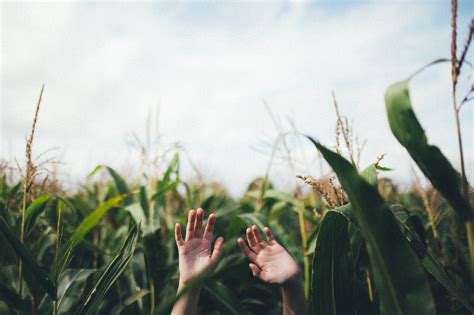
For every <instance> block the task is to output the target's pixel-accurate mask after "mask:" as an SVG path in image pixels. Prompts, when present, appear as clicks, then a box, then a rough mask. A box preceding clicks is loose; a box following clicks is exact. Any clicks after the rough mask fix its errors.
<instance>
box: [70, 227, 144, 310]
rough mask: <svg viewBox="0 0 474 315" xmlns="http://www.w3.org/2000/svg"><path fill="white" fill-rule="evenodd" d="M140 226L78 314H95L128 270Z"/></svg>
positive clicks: (133, 229) (134, 229) (130, 234)
mask: <svg viewBox="0 0 474 315" xmlns="http://www.w3.org/2000/svg"><path fill="white" fill-rule="evenodd" d="M139 233H140V226H139V225H134V226H133V227H132V228H131V229H130V232H129V233H128V236H127V239H126V240H125V242H124V243H123V245H122V248H120V250H119V252H118V253H117V255H115V257H114V259H113V260H112V261H111V262H110V263H109V264H108V265H107V267H106V268H105V270H104V272H103V273H102V275H101V276H100V278H99V280H98V281H97V283H96V284H95V285H94V286H93V287H92V289H91V290H90V291H89V293H88V295H87V297H86V299H85V300H84V302H83V303H81V307H80V308H79V309H78V310H77V311H76V314H90V313H93V312H95V311H96V310H97V309H98V307H99V306H100V304H101V303H102V301H103V300H104V298H105V294H106V293H107V291H108V290H109V289H110V288H111V287H112V285H113V284H114V283H115V281H116V280H117V279H118V277H120V275H121V274H122V273H123V272H124V271H125V268H127V265H128V263H129V262H130V260H131V259H132V256H133V253H134V252H135V246H136V244H137V239H138V235H139Z"/></svg>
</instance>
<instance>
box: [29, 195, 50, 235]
mask: <svg viewBox="0 0 474 315" xmlns="http://www.w3.org/2000/svg"><path fill="white" fill-rule="evenodd" d="M50 199H51V195H49V194H47V195H43V196H41V197H38V198H36V199H35V200H34V201H33V202H32V203H31V204H30V205H29V206H28V208H27V209H26V212H25V233H26V235H29V234H30V233H31V231H32V230H33V228H34V226H35V224H36V221H37V220H38V217H39V216H40V214H41V213H42V212H43V211H44V209H45V208H46V205H47V204H48V201H49V200H50Z"/></svg>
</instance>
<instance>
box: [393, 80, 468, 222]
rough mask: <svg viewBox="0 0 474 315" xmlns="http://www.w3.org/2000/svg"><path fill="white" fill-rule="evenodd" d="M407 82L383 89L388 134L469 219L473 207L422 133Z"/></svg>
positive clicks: (455, 174) (453, 172)
mask: <svg viewBox="0 0 474 315" xmlns="http://www.w3.org/2000/svg"><path fill="white" fill-rule="evenodd" d="M408 82H409V80H405V81H402V82H398V83H395V84H392V85H391V86H389V87H388V89H387V91H386V92H385V105H386V109H387V116H388V122H389V124H390V128H391V129H392V133H393V134H394V136H395V137H396V138H397V140H398V141H399V142H400V143H401V144H402V145H403V146H404V147H405V149H407V151H408V153H409V154H410V155H411V157H412V158H413V160H414V161H415V162H416V164H417V165H418V167H419V168H420V169H421V171H422V172H423V174H425V176H426V177H428V179H429V180H430V181H431V183H432V184H433V186H434V187H435V188H436V189H438V190H439V191H440V192H441V193H442V194H443V196H444V197H445V198H446V200H448V202H449V203H450V204H451V206H452V207H453V208H454V210H455V211H457V212H458V213H459V215H460V216H461V217H462V218H463V220H465V221H468V220H473V219H474V212H473V209H472V207H471V206H470V204H469V201H468V200H467V199H466V198H464V196H463V195H462V193H461V179H460V176H459V174H458V172H457V171H456V170H455V169H454V168H453V167H452V166H451V163H449V161H448V159H447V158H446V157H445V156H444V155H443V154H442V153H441V150H440V149H439V148H438V147H436V146H433V145H429V144H428V140H427V137H426V134H425V132H424V130H423V128H422V127H421V125H420V123H419V122H418V120H417V118H416V116H415V113H414V111H413V108H412V105H411V101H410V94H409V91H408Z"/></svg>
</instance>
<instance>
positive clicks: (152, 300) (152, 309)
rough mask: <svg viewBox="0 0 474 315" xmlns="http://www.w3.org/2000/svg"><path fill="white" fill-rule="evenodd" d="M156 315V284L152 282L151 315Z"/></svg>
mask: <svg viewBox="0 0 474 315" xmlns="http://www.w3.org/2000/svg"><path fill="white" fill-rule="evenodd" d="M153 314H155V284H154V283H153V280H151V281H150V315H153Z"/></svg>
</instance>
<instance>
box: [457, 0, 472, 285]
mask: <svg viewBox="0 0 474 315" xmlns="http://www.w3.org/2000/svg"><path fill="white" fill-rule="evenodd" d="M457 9H458V1H457V0H451V27H452V30H451V78H452V82H453V85H452V86H453V88H452V102H453V111H454V117H455V119H456V133H457V137H458V146H459V158H460V160H461V181H462V183H461V185H462V194H463V195H464V198H466V199H467V200H469V184H468V182H467V177H466V169H465V166H464V153H463V146H462V137H461V122H460V120H459V108H458V106H457V102H456V86H457V82H458V75H459V71H460V69H459V64H458V60H457V52H456V38H457ZM464 224H465V226H466V236H467V244H468V248H469V256H470V259H471V268H470V269H471V270H470V273H471V274H470V276H471V281H474V230H473V229H474V226H473V224H474V221H472V220H470V221H465V222H464Z"/></svg>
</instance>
